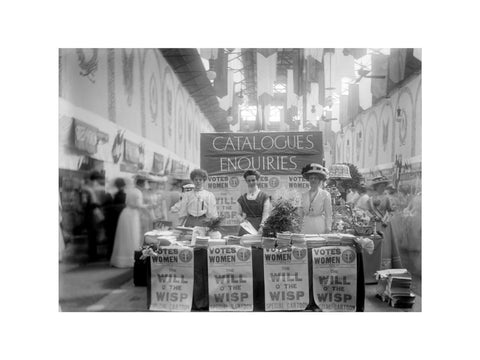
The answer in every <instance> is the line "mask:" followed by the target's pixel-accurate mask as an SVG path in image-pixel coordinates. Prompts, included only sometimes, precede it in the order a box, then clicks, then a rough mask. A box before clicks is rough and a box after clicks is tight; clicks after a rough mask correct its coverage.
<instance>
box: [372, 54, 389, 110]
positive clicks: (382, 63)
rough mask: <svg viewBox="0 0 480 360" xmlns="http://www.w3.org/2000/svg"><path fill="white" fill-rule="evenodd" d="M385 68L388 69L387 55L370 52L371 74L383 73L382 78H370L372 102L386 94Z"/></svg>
mask: <svg viewBox="0 0 480 360" xmlns="http://www.w3.org/2000/svg"><path fill="white" fill-rule="evenodd" d="M387 70H388V55H384V54H372V71H371V75H383V76H385V78H384V79H372V85H371V89H372V97H373V102H374V103H375V102H376V101H377V100H379V99H381V98H382V97H385V96H386V95H387V79H386V77H387V75H388V74H387Z"/></svg>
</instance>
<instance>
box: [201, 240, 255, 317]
mask: <svg viewBox="0 0 480 360" xmlns="http://www.w3.org/2000/svg"><path fill="white" fill-rule="evenodd" d="M208 293H209V294H208V295H209V310H210V311H253V272H252V249H251V248H247V247H243V246H236V245H231V246H227V245H218V246H212V247H209V248H208Z"/></svg>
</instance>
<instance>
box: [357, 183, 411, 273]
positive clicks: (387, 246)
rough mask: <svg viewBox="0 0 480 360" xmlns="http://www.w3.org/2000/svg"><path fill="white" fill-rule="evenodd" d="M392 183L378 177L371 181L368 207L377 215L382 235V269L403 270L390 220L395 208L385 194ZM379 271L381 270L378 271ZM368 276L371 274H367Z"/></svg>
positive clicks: (379, 230)
mask: <svg viewBox="0 0 480 360" xmlns="http://www.w3.org/2000/svg"><path fill="white" fill-rule="evenodd" d="M389 184H390V181H389V180H388V179H387V178H386V177H385V176H378V177H375V178H373V179H371V180H370V183H369V189H370V191H372V196H371V197H370V200H369V203H368V207H369V210H370V211H371V212H372V213H373V214H374V215H375V218H376V224H377V232H379V233H380V235H382V237H383V239H382V241H381V243H382V259H381V264H380V269H392V268H394V269H398V268H402V261H401V258H400V252H399V249H398V245H397V239H396V238H395V236H394V233H393V231H392V224H391V222H390V219H391V217H392V213H393V210H394V209H393V207H392V204H391V201H390V199H389V196H388V195H387V193H386V192H385V190H386V188H387V186H388V185H389ZM376 270H379V269H376ZM365 275H366V276H367V275H369V274H365Z"/></svg>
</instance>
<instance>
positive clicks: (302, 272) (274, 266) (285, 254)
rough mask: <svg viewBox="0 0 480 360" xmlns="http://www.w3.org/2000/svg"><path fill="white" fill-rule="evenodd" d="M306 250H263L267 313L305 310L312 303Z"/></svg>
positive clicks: (288, 248) (291, 248)
mask: <svg viewBox="0 0 480 360" xmlns="http://www.w3.org/2000/svg"><path fill="white" fill-rule="evenodd" d="M307 259H308V258H307V248H300V247H295V246H292V247H287V248H277V249H263V267H264V280H265V311H279V310H286V311H295V310H305V308H306V307H307V305H308V300H309V289H308V260H307Z"/></svg>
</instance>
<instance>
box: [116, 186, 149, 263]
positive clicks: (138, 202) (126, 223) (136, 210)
mask: <svg viewBox="0 0 480 360" xmlns="http://www.w3.org/2000/svg"><path fill="white" fill-rule="evenodd" d="M125 193H126V198H125V205H126V207H125V209H123V211H122V212H121V214H120V217H119V219H118V225H117V231H116V232H115V242H114V245H113V252H112V257H111V259H110V265H112V266H115V267H119V268H126V267H133V264H134V252H135V250H139V249H140V248H141V246H142V243H143V233H142V225H141V220H140V214H141V212H142V211H144V208H145V206H144V205H143V196H142V192H141V191H140V189H138V188H137V187H131V188H129V189H128V190H126V191H125Z"/></svg>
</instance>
